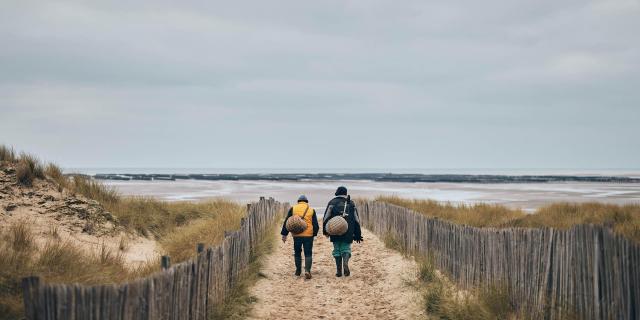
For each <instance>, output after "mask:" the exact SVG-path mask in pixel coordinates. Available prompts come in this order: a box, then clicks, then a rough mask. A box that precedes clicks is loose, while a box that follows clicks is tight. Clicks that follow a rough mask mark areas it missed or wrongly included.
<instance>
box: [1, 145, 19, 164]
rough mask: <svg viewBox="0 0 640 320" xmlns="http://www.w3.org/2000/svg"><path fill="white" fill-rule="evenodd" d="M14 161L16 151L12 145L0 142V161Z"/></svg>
mask: <svg viewBox="0 0 640 320" xmlns="http://www.w3.org/2000/svg"><path fill="white" fill-rule="evenodd" d="M2 161H6V162H16V152H15V150H14V149H13V147H10V146H7V145H4V144H0V162H2Z"/></svg>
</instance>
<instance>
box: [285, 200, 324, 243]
mask: <svg viewBox="0 0 640 320" xmlns="http://www.w3.org/2000/svg"><path fill="white" fill-rule="evenodd" d="M307 208H308V210H307ZM305 210H306V211H307V213H306V214H305ZM294 214H295V215H297V216H300V217H301V218H303V219H304V220H305V221H306V222H307V229H305V230H304V231H302V232H301V233H298V234H294V235H293V236H294V237H315V236H317V235H318V230H319V229H320V226H319V225H318V218H317V216H316V210H314V209H313V208H311V207H310V206H309V203H307V202H305V201H299V202H298V204H296V205H294V206H293V207H292V208H291V209H289V213H288V214H287V217H286V218H285V219H284V223H283V224H282V231H281V232H280V234H282V235H283V236H286V235H288V234H289V231H288V230H287V228H286V224H287V219H288V218H289V217H291V216H292V215H294Z"/></svg>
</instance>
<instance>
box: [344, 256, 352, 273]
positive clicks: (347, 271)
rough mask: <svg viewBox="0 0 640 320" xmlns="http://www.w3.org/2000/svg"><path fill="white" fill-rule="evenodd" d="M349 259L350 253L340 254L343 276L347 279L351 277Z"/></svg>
mask: <svg viewBox="0 0 640 320" xmlns="http://www.w3.org/2000/svg"><path fill="white" fill-rule="evenodd" d="M349 258H351V254H350V253H343V254H342V265H343V266H344V276H345V277H348V276H350V275H351V270H349Z"/></svg>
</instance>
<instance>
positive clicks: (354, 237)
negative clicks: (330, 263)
mask: <svg viewBox="0 0 640 320" xmlns="http://www.w3.org/2000/svg"><path fill="white" fill-rule="evenodd" d="M335 196H336V197H335V198H333V199H331V201H329V203H328V204H327V208H326V209H325V212H324V218H323V220H324V221H323V223H322V233H323V234H324V235H325V236H329V237H330V239H331V242H332V243H333V252H332V255H333V257H334V258H335V260H336V277H342V271H343V268H344V276H345V277H348V276H349V275H351V270H350V269H349V259H350V258H351V243H352V242H353V241H355V242H357V243H360V242H361V241H363V238H362V231H361V229H360V219H359V217H358V209H357V208H356V205H355V203H354V202H353V201H351V197H350V196H348V195H347V188H345V187H343V186H341V187H339V188H338V189H337V190H336V192H335ZM336 216H342V217H343V218H344V219H345V220H346V221H347V223H348V228H347V232H346V233H344V234H342V235H329V233H328V232H327V222H329V220H331V218H333V217H336Z"/></svg>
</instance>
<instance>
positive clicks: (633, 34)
mask: <svg viewBox="0 0 640 320" xmlns="http://www.w3.org/2000/svg"><path fill="white" fill-rule="evenodd" d="M639 39H640V0H603V1H584V0H581V1H573V0H566V1H564V0H563V1H557V0H527V1H495V0H487V1H378V0H366V1H364V0H363V1H162V0H153V1H151V0H148V1H144V0H142V1H124V2H122V1H29V0H26V1H25V0H19V1H12V0H5V1H2V2H0V143H4V144H8V145H13V146H14V147H15V148H16V149H18V150H25V151H28V152H32V153H35V154H37V155H39V156H40V157H41V158H43V159H46V160H50V161H55V162H57V163H58V164H60V165H62V166H64V167H175V168H177V167H180V168H185V167H186V168H189V167H194V168H203V167H207V168H356V169H367V168H390V169H393V168H638V167H640V160H639V159H640V125H639V121H640V40H639Z"/></svg>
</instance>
